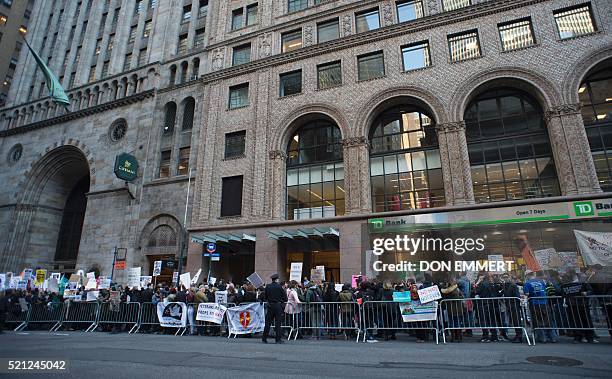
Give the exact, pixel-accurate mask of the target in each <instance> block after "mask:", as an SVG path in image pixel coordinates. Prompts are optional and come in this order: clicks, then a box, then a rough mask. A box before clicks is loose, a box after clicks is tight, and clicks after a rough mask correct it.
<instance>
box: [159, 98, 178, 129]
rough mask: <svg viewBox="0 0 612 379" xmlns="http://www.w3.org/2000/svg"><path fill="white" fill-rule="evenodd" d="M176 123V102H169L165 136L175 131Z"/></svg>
mask: <svg viewBox="0 0 612 379" xmlns="http://www.w3.org/2000/svg"><path fill="white" fill-rule="evenodd" d="M175 123H176V104H175V103H174V102H172V101H171V102H169V103H167V104H166V106H165V114H164V128H163V130H162V135H163V136H170V135H172V133H174V125H175Z"/></svg>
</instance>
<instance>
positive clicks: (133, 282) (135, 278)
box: [127, 267, 141, 288]
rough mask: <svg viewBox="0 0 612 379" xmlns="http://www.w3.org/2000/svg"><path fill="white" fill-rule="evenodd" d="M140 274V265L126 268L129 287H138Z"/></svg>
mask: <svg viewBox="0 0 612 379" xmlns="http://www.w3.org/2000/svg"><path fill="white" fill-rule="evenodd" d="M140 274H141V268H140V267H132V268H130V269H128V279H127V285H128V287H131V288H139V287H140Z"/></svg>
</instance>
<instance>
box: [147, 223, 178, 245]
mask: <svg viewBox="0 0 612 379" xmlns="http://www.w3.org/2000/svg"><path fill="white" fill-rule="evenodd" d="M173 246H176V232H175V231H174V229H172V228H171V227H170V226H168V225H160V226H158V227H157V228H155V229H153V231H152V232H151V235H150V236H149V240H148V241H147V247H173Z"/></svg>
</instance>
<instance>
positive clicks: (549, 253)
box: [533, 248, 563, 270]
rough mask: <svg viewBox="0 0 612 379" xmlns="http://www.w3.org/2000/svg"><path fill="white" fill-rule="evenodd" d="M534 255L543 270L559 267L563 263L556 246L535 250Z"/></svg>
mask: <svg viewBox="0 0 612 379" xmlns="http://www.w3.org/2000/svg"><path fill="white" fill-rule="evenodd" d="M533 255H534V256H535V259H536V261H538V264H539V265H540V268H541V269H542V270H554V269H558V268H560V267H561V265H562V264H563V263H562V262H561V258H559V254H557V252H556V251H555V249H554V248H549V249H542V250H535V251H534V252H533Z"/></svg>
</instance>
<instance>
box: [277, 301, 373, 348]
mask: <svg viewBox="0 0 612 379" xmlns="http://www.w3.org/2000/svg"><path fill="white" fill-rule="evenodd" d="M293 306H294V307H296V310H298V312H296V313H293V314H292V315H291V318H290V319H291V322H292V323H293V326H292V331H293V330H295V336H294V338H293V339H294V340H295V339H297V337H298V334H299V333H300V331H305V330H308V331H310V333H311V334H312V336H313V337H315V338H318V337H321V336H322V335H323V332H324V331H325V332H327V333H328V334H329V335H330V336H336V335H339V334H343V333H344V334H345V336H346V338H347V339H348V338H349V337H348V334H346V333H347V332H349V331H350V332H352V333H355V335H356V339H355V342H358V341H359V337H360V335H361V332H362V329H361V327H360V321H361V319H362V315H361V313H360V307H359V304H358V303H357V302H316V303H301V304H297V305H293ZM289 337H291V332H290V334H289Z"/></svg>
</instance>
